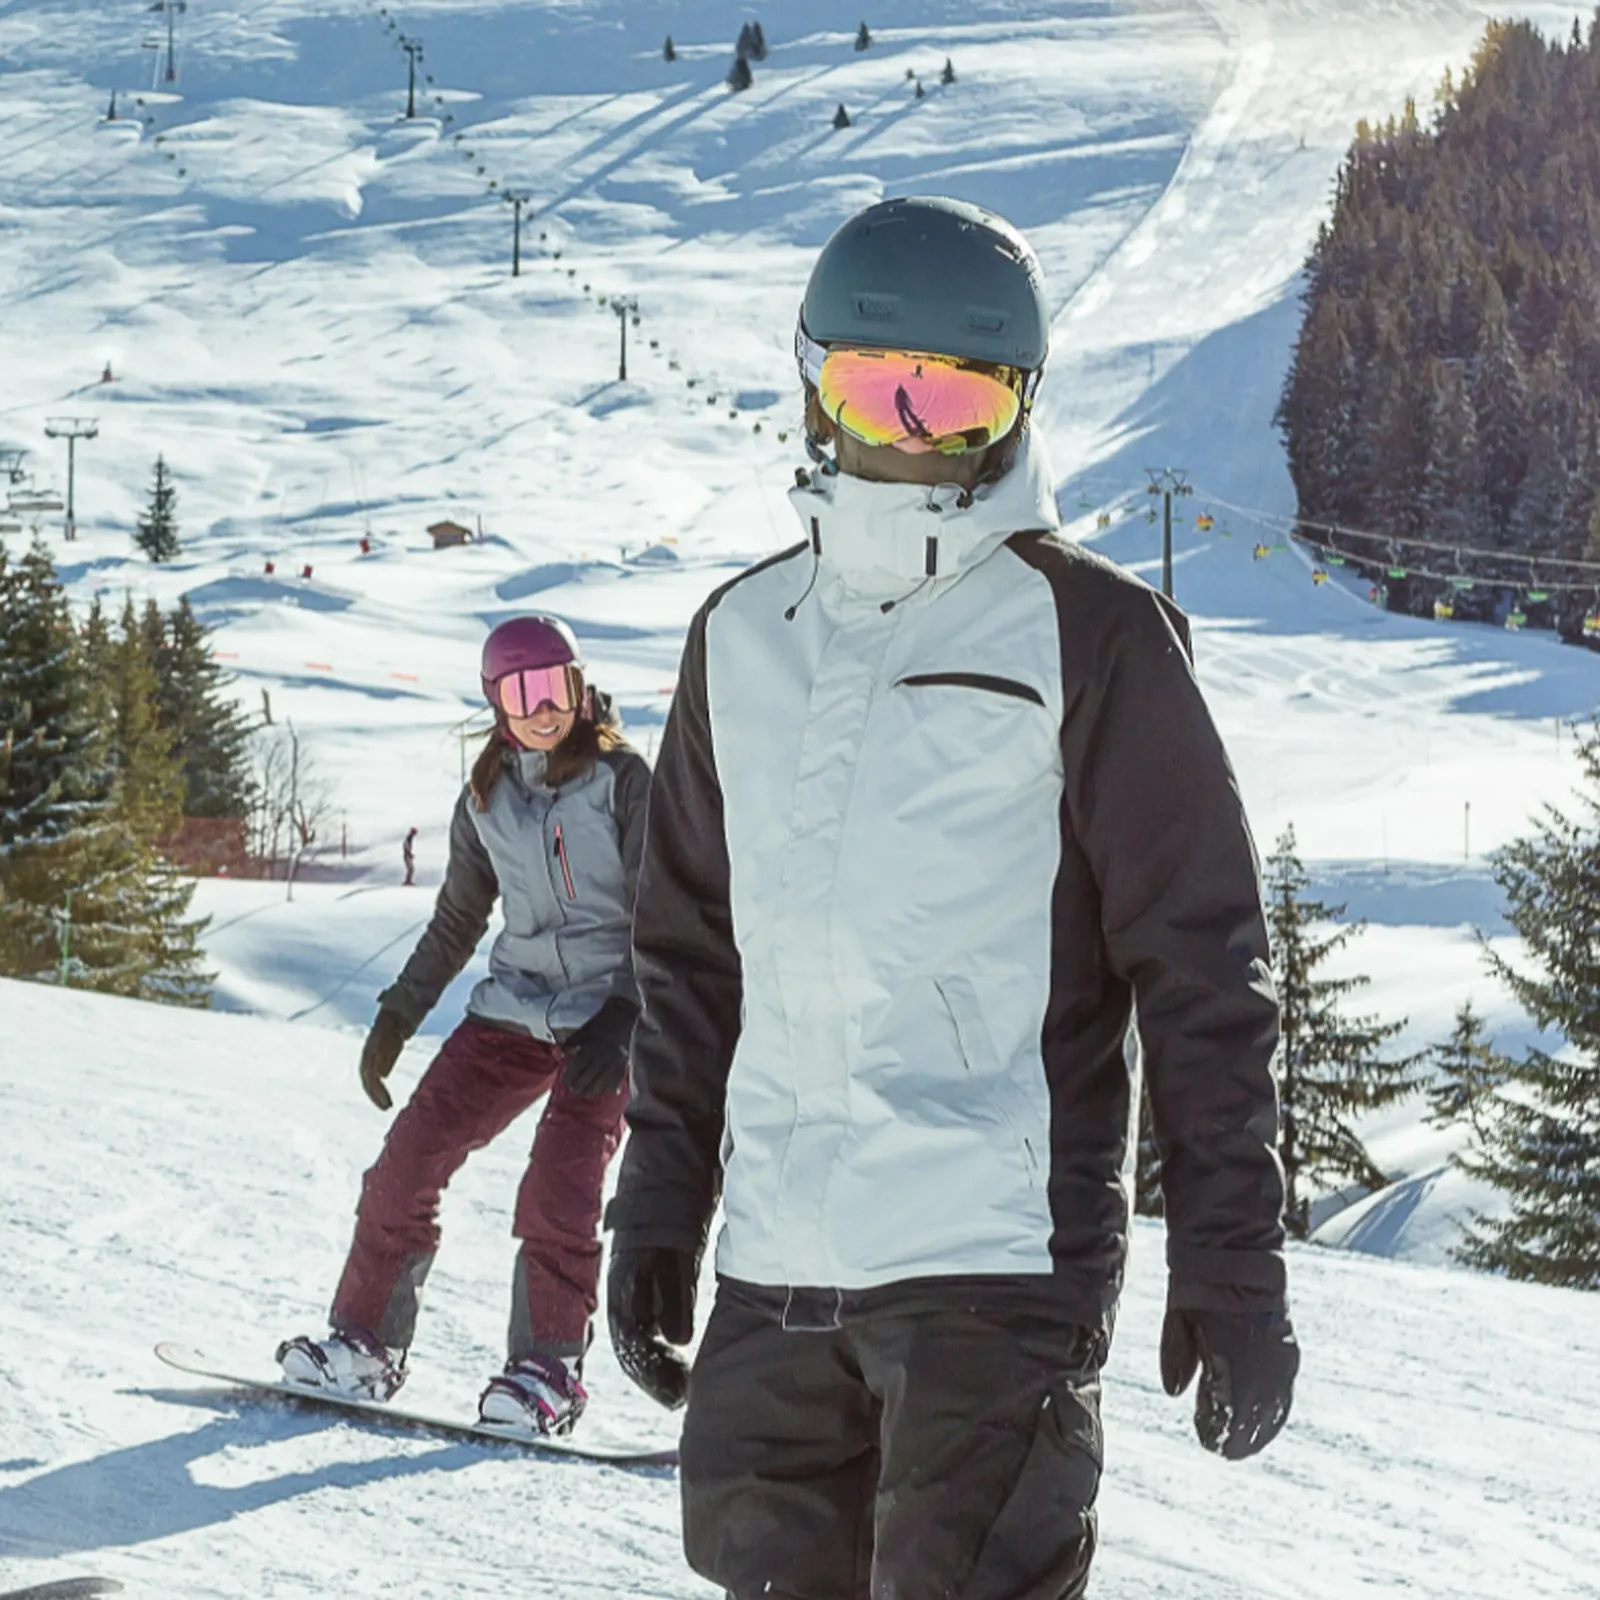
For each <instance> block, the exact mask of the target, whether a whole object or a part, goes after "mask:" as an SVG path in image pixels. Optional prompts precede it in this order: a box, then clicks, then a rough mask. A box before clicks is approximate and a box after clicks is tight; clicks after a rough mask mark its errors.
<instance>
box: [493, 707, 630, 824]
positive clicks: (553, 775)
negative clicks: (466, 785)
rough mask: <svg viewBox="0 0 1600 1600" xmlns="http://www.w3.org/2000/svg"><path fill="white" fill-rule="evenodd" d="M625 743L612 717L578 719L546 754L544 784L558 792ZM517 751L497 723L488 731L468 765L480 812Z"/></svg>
mask: <svg viewBox="0 0 1600 1600" xmlns="http://www.w3.org/2000/svg"><path fill="white" fill-rule="evenodd" d="M600 717H603V720H600V719H599V718H600ZM625 743H627V741H626V740H625V739H624V738H623V736H622V728H621V725H620V724H619V723H618V722H617V720H616V717H615V715H614V714H605V713H600V714H598V716H597V717H579V718H578V719H577V721H576V722H574V723H573V724H572V729H571V731H570V732H569V733H568V734H567V736H566V738H565V739H563V740H562V741H561V743H560V744H558V745H557V746H556V747H555V749H554V750H552V751H551V752H550V754H549V758H548V759H547V760H546V762H545V769H544V781H545V782H546V783H547V784H548V785H549V786H550V787H551V788H552V789H559V788H560V787H561V785H562V784H564V783H571V782H572V781H573V779H575V778H581V777H582V776H583V775H584V773H586V772H587V771H588V770H589V769H590V767H592V766H593V765H594V764H595V761H596V760H597V759H598V758H599V756H600V754H601V752H602V751H606V750H620V749H621V748H622V746H623V745H624V744H625ZM519 748H520V747H519V746H518V744H517V742H516V740H515V739H513V738H512V737H511V735H510V734H509V733H507V732H506V730H505V728H504V727H502V726H501V724H500V723H499V722H498V721H497V722H496V723H495V725H494V727H493V728H492V729H491V730H490V733H489V741H488V743H487V744H485V745H484V747H483V749H481V750H480V751H479V752H478V759H477V760H476V761H474V762H473V763H472V779H471V787H472V798H473V801H474V802H475V803H476V805H477V807H478V809H479V810H480V811H487V810H488V809H489V800H490V797H491V796H492V795H493V794H494V786H495V785H496V784H497V783H498V782H499V781H500V774H501V773H502V772H504V771H505V761H506V757H507V756H508V755H511V754H514V753H515V752H516V751H517V750H518V749H519Z"/></svg>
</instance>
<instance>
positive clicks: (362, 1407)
mask: <svg viewBox="0 0 1600 1600" xmlns="http://www.w3.org/2000/svg"><path fill="white" fill-rule="evenodd" d="M156 1354H157V1355H158V1356H159V1357H160V1358H161V1359H162V1360H163V1361H164V1362H166V1364H167V1365H168V1366H169V1367H176V1368H177V1369H178V1371H179V1372H187V1373H189V1374H190V1376H191V1377H196V1378H211V1379H213V1380H214V1381H216V1382H217V1383H226V1384H231V1385H233V1387H235V1388H238V1389H243V1390H245V1391H247V1392H248V1393H251V1394H255V1395H263V1396H266V1395H270V1396H272V1397H273V1398H275V1399H281V1400H287V1401H289V1402H290V1403H291V1404H294V1405H298V1406H305V1407H307V1408H308V1409H310V1410H314V1411H330V1412H344V1413H346V1414H347V1415H355V1416H359V1417H361V1418H362V1419H363V1420H364V1421H367V1422H371V1423H374V1424H376V1425H378V1426H379V1427H386V1428H404V1429H411V1430H414V1431H416V1432H418V1433H438V1434H443V1435H445V1436H447V1437H449V1438H453V1439H471V1440H475V1441H476V1442H478V1443H489V1444H509V1445H515V1446H516V1447H517V1448H519V1449H522V1450H528V1451H532V1452H533V1453H534V1454H536V1455H543V1456H566V1457H567V1458H569V1459H570V1460H573V1461H594V1462H599V1463H601V1464H602V1465H605V1466H611V1467H625V1468H642V1467H656V1468H661V1467H675V1466H677V1464H678V1452H677V1451H676V1450H671V1449H668V1450H662V1449H648V1450H629V1449H627V1448H626V1447H615V1448H614V1447H611V1446H607V1445H584V1444H575V1443H573V1442H572V1441H571V1440H569V1439H565V1438H547V1437H545V1436H544V1435H541V1434H536V1433H523V1432H521V1431H519V1430H518V1429H516V1428H505V1427H497V1426H495V1425H494V1424H492V1423H488V1422H476V1421H474V1422H464V1421H462V1420H461V1419H460V1418H459V1417H433V1416H428V1415H426V1414H425V1413H423V1412H420V1411H408V1410H407V1409H406V1408H405V1407H404V1406H397V1405H395V1404H394V1402H393V1401H388V1400H351V1399H348V1398H346V1397H345V1396H344V1395H338V1394H331V1393H329V1392H328V1391H327V1390H325V1389H307V1388H303V1387H302V1386H301V1385H300V1384H297V1383H285V1382H283V1381H282V1380H280V1379H274V1378H257V1377H250V1376H247V1375H246V1374H244V1373H239V1372H229V1371H227V1370H226V1368H224V1367H223V1366H222V1365H221V1364H220V1363H218V1362H214V1361H212V1360H211V1359H210V1358H209V1357H207V1356H205V1355H203V1354H201V1352H200V1351H198V1350H191V1349H189V1348H188V1347H187V1346H185V1345H181V1344H171V1343H162V1344H158V1345H157V1346H156ZM91 1581H92V1580H91ZM32 1592H33V1591H32V1590H29V1591H28V1593H29V1594H30V1595H31V1594H32ZM72 1592H73V1593H74V1594H76V1593H78V1592H79V1591H77V1590H73V1591H72ZM82 1592H83V1593H85V1594H92V1593H98V1592H99V1591H98V1590H87V1589H86V1590H83V1591H82ZM51 1593H54V1591H53V1590H52V1591H51ZM0 1600H8V1597H7V1596H5V1595H3V1594H0Z"/></svg>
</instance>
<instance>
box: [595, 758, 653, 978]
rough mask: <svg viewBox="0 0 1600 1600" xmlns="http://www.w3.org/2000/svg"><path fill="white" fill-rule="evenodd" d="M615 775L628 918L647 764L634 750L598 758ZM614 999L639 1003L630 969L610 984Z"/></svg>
mask: <svg viewBox="0 0 1600 1600" xmlns="http://www.w3.org/2000/svg"><path fill="white" fill-rule="evenodd" d="M601 760H602V761H605V762H607V763H608V764H609V765H610V767H611V769H612V772H613V774H614V787H613V790H612V814H613V817H614V819H615V821H616V825H617V848H618V850H619V852H620V853H621V856H622V882H623V892H624V894H625V895H626V896H627V902H628V908H629V912H630V914H631V912H632V910H633V907H635V906H636V905H637V904H638V901H639V869H640V867H641V866H642V865H643V862H644V841H645V833H646V828H647V822H648V815H649V809H650V782H651V779H650V764H649V762H647V761H646V760H645V759H644V757H643V756H641V755H640V754H639V752H638V751H637V750H633V749H630V748H626V747H624V748H623V749H621V750H614V751H611V752H609V753H607V754H606V755H604V756H602V757H601ZM611 993H612V997H613V998H614V999H618V1000H626V1001H627V1002H628V1004H629V1005H632V1006H637V1005H638V1003H639V993H638V988H637V986H636V984H635V981H634V973H633V969H632V967H631V966H628V967H624V968H623V969H622V970H621V971H619V972H618V973H617V976H616V978H615V979H614V980H613V982H612V986H611Z"/></svg>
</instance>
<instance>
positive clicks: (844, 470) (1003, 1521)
mask: <svg viewBox="0 0 1600 1600" xmlns="http://www.w3.org/2000/svg"><path fill="white" fill-rule="evenodd" d="M1048 326H1049V313H1048V309H1047V305H1046V302H1045V299H1044V295H1043V290H1042V285H1041V283H1040V277H1039V270H1038V263H1037V260H1036V259H1035V257H1034V255H1033V252H1032V251H1031V249H1030V248H1029V247H1028V245H1027V243H1026V241H1025V240H1024V239H1023V238H1022V237H1021V235H1020V234H1018V233H1017V232H1016V231H1015V230H1014V229H1013V228H1011V227H1010V226H1009V224H1007V223H1005V222H1003V221H1002V220H1001V219H999V218H997V217H994V216H992V215H991V214H989V213H986V212H984V211H981V210H979V209H978V208H977V207H973V206H968V205H963V204H960V203H957V202H954V201H946V200H903V201H889V202H885V203H884V204H882V205H880V206H876V207H873V208H871V209H870V210H868V211H867V212H865V213H863V214H862V215H861V216H859V217H857V218H855V219H854V220H853V221H851V222H849V223H847V224H846V225H845V227H844V228H842V229H841V230H840V231H839V232H838V233H837V234H836V235H835V236H834V238H833V239H832V240H831V241H830V243H829V244H828V246H827V247H826V249H825V250H824V251H823V253H822V256H821V258H820V259H819V261H818V264H817V267H816V270H815V272H814V273H813V275H812V279H811V283H810V285H809V287H808V289H807V292H806V298H805V302H804V306H803V309H802V315H801V323H800V330H799V335H798V341H797V344H798V349H797V354H798V356H799V360H800V364H801V370H802V374H803V377H804V381H805V385H806V395H807V427H808V435H809V437H810V439H811V443H812V447H813V454H814V456H816V457H817V459H818V462H819V465H818V469H817V470H816V471H814V472H812V473H811V474H809V475H802V477H803V481H802V482H801V483H800V485H799V486H798V487H797V488H796V489H795V490H794V492H793V495H792V499H793V502H794V505H795V509H796V511H797V512H798V514H799V518H800V525H801V528H802V530H803V531H804V534H805V538H804V540H803V542H802V543H800V544H798V545H796V546H795V547H794V548H793V549H792V550H788V551H785V552H783V553H782V554H780V555H778V556H775V557H773V558H772V559H771V560H769V561H766V562H763V563H761V564H760V565H757V566H755V567H753V568H751V569H750V570H749V571H747V572H745V573H743V574H742V575H741V576H740V577H738V578H737V579H735V580H734V581H733V582H732V583H729V584H727V585H725V586H724V587H723V588H721V589H720V590H718V591H717V592H716V593H715V594H714V595H712V596H711V598H710V599H709V600H708V601H707V602H706V604H705V605H704V606H703V607H702V609H701V610H700V612H699V614H698V615H697V616H696V617H695V619H694V621H693V623H692V625H691V627H690V630H689V635H688V641H687V645H686V648H685V651H684V658H683V664H682V671H681V676H680V679H679V686H678V694H677V698H676V701H675V703H674V706H673V710H672V714H671V718H670V720H669V722H668V726H667V730H666V734H665V737H664V739H663V743H662V747H661V752H660V757H659V761H658V764H657V768H656V776H655V782H654V787H653V791H652V799H651V806H650V822H649V827H648V830H647V843H646V852H645V859H644V862H643V865H642V869H641V879H640V890H639V896H638V901H637V905H636V912H635V927H634V943H635V968H636V972H637V975H638V978H639V983H640V989H641V993H642V999H643V1006H644V1013H643V1018H642V1021H641V1023H640V1026H639V1028H638V1030H637V1033H636V1035H635V1039H634V1046H633V1057H632V1072H633V1099H632V1101H631V1105H630V1110H629V1115H628V1120H629V1124H630V1128H631V1138H630V1141H629V1144H628V1147H627V1150H626V1152H625V1155H624V1160H623V1169H622V1176H621V1179H620V1182H619V1186H618V1191H617V1195H616V1198H615V1200H614V1201H613V1202H612V1205H611V1207H610V1210H609V1212H608V1222H609V1226H610V1227H611V1228H612V1230H613V1231H614V1233H615V1239H614V1244H613V1258H612V1267H611V1273H610V1279H609V1289H608V1298H609V1306H610V1321H611V1330H612V1337H613V1341H614V1343H615V1346H616V1349H617V1353H618V1356H619V1359H620V1360H621V1363H622V1365H623V1367H624V1369H625V1370H627V1371H628V1372H629V1374H630V1375H631V1376H632V1377H634V1379H635V1380H636V1381H637V1382H639V1383H640V1384H641V1386H642V1387H644V1388H645V1389H646V1390H647V1391H648V1392H650V1393H651V1394H653V1395H654V1396H655V1397H656V1398H657V1399H659V1400H661V1401H663V1402H664V1403H666V1404H675V1403H677V1402H679V1401H681V1400H682V1399H683V1398H684V1393H685V1388H686V1387H687V1398H688V1415H687V1419H686V1422H685V1428H684V1436H683V1445H682V1493H683V1509H684V1539H685V1546H686V1549H687V1552H688V1556H689V1560H690V1562H691V1564H692V1565H693V1566H694V1567H695V1568H696V1569H697V1570H698V1571H700V1572H701V1573H703V1574H705V1575H706V1576H707V1577H708V1578H710V1579H712V1580H713V1581H715V1582H717V1583H720V1584H721V1585H722V1586H723V1587H724V1588H725V1589H726V1590H727V1591H728V1593H729V1594H730V1595H732V1596H733V1597H735V1600H755V1597H757V1596H764V1597H772V1600H783V1597H795V1600H867V1597H869V1596H870V1597H872V1600H891V1597H892V1600H933V1597H936V1596H938V1597H944V1596H950V1597H955V1596H960V1597H961V1600H1075V1597H1077V1596H1081V1595H1082V1594H1083V1593H1084V1590H1085V1586H1086V1585H1087V1582H1088V1572H1089V1566H1090V1561H1091V1558H1092V1556H1093V1551H1094V1542H1095V1520H1094V1501H1095V1496H1096V1492H1097V1488H1098V1484H1099V1477H1100V1470H1101V1463H1102V1445H1101V1432H1100V1419H1099V1383H1098V1379H1099V1372H1100V1368H1101V1366H1102V1365H1103V1363H1104V1361H1105V1357H1106V1353H1107V1348H1108V1345H1109V1341H1110V1335H1111V1325H1112V1319H1113V1314H1114V1311H1115V1307H1116V1303H1117V1297H1118V1294H1119V1291H1120V1289H1121V1286H1122V1280H1123V1271H1124V1261H1125V1257H1126V1252H1127V1238H1128V1211H1129V1206H1128V1195H1127V1188H1126V1185H1125V1182H1124V1176H1125V1167H1126V1163H1127V1156H1128V1152H1129V1142H1130V1121H1131V1118H1132V1115H1133V1111H1134V1089H1135V1084H1136V1081H1137V1073H1138V1066H1139V1057H1140V1046H1141V1045H1142V1057H1143V1071H1144V1075H1145V1080H1146V1082H1147V1083H1148V1085H1149V1091H1150V1095H1151V1102H1152V1108H1153V1111H1154V1117H1155V1126H1156V1131H1157V1137H1158V1141H1159V1144H1160V1149H1161V1155H1162V1177H1163V1183H1164V1187H1165V1196H1166V1211H1167V1227H1168V1269H1169V1282H1170V1290H1169V1297H1168V1311H1167V1317H1166V1323H1165V1327H1164V1332H1163V1341H1162V1370H1163V1377H1164V1379H1165V1381H1166V1384H1167V1387H1168V1389H1169V1390H1170V1391H1171V1392H1172V1393H1179V1392H1181V1391H1182V1389H1183V1388H1185V1387H1187V1385H1188V1383H1189V1381H1190V1379H1191V1378H1192V1377H1193V1375H1194V1372H1195V1370H1196V1367H1197V1366H1199V1367H1200V1368H1201V1369H1202V1376H1201V1384H1200V1389H1199V1398H1198V1402H1197V1409H1196V1426H1197V1429H1198V1431H1199V1434H1200V1437H1201V1439H1202V1441H1203V1442H1204V1443H1205V1444H1206V1445H1207V1446H1209V1447H1210V1448H1212V1449H1215V1450H1218V1451H1220V1452H1221V1453H1222V1454H1224V1455H1226V1456H1229V1457H1240V1456H1244V1455H1248V1454H1251V1453H1253V1452H1254V1451H1255V1450H1257V1449H1260V1448H1261V1447H1262V1446H1263V1445H1265V1444H1266V1443H1267V1442H1268V1441H1269V1440H1270V1439H1271V1438H1272V1437H1273V1436H1274V1435H1275V1434H1276V1433H1277V1431H1278V1429H1279V1428H1280V1427H1281V1426H1282V1424H1283V1422H1284V1420H1285V1418H1286V1417H1287V1414H1288V1409H1289V1403H1290V1396H1291V1390H1292V1384H1293V1378H1294V1374H1295V1369H1296V1366H1297V1364H1298V1351H1297V1348H1296V1346H1295V1342H1294V1337H1293V1333H1292V1330H1291V1328H1290V1325H1289V1321H1288V1317H1287V1305H1286V1286H1285V1273H1284V1260H1283V1253H1282V1246H1283V1225H1282V1208H1283V1183H1282V1173H1281V1170H1280V1167H1279V1164H1278V1159H1277V1155H1276V1143H1277V1099H1276V1090H1275V1086H1274V1081H1273V1075H1272V1058H1273V1054H1274V1051H1275V1048H1276V1045H1277V1040H1278V1007H1277V1000H1276V996H1275V994H1274V992H1273V986H1272V982H1271V978H1270V976H1269V964H1268V951H1267V936H1266V930H1265V925H1264V919H1263V915H1262V908H1261V899H1260V889H1259V880H1258V872H1257V863H1256V858H1255V853H1254V849H1253V846H1252V843H1251V839H1250V835H1249V832H1248V829H1247V826H1246V823H1245V819H1244V815H1243V811H1242V807H1241V803H1240V798H1239V793H1238V789H1237V786H1236V784H1235V781H1234V778H1233V774H1232V772H1231V770H1230V767H1229V764H1228V760H1227V757H1226V755H1225V753H1224V751H1223V748H1222V745H1221V743H1220V741H1219V739H1218V736H1217V733H1216V731H1215V729H1214V727H1213V725H1212V722H1211V719H1210V716H1209V715H1208V713H1207V710H1206V707H1205V704H1204V701H1203V700H1202V698H1201V695H1200V691H1199V689H1198V687H1197V685H1196V682H1195V677H1194V673H1193V669H1192V666H1191V663H1190V655H1189V637H1188V628H1187V625H1186V623H1185V620H1184V618H1183V616H1182V614H1181V613H1180V612H1179V611H1178V610H1177V609H1176V608H1175V607H1174V606H1172V605H1171V604H1170V603H1169V602H1167V601H1165V600H1164V599H1162V597H1161V596H1159V595H1157V594H1156V593H1154V592H1153V591H1152V590H1151V589H1149V588H1148V587H1147V586H1146V585H1145V584H1143V583H1141V582H1139V581H1138V580H1137V579H1134V578H1131V577H1129V576H1127V575H1126V574H1124V573H1122V572H1121V571H1119V570H1118V569H1117V568H1115V567H1114V566H1112V565H1111V564H1110V563H1108V562H1106V561H1104V560H1101V559H1100V558H1098V557H1097V556H1095V555H1093V554H1091V553H1089V552H1086V551H1084V550H1081V549H1079V548H1077V547H1075V546H1073V545H1071V544H1069V543H1067V542H1065V541H1064V540H1063V539H1062V538H1060V537H1059V535H1058V533H1057V532H1056V529H1057V527H1058V516H1057V512H1056V507H1055V500H1054V491H1053V486H1052V484H1051V481H1050V475H1049V471H1048V468H1047V466H1046V463H1045V460H1044V456H1043V451H1042V448H1041V446H1040V442H1039V440H1038V439H1037V437H1036V436H1035V435H1034V434H1033V433H1032V432H1031V431H1030V429H1029V427H1028V415H1029V406H1030V404H1031V401H1032V399H1033V395H1034V393H1035V390H1036V387H1037V382H1038V377H1039V374H1040V371H1041V369H1042V366H1043V362H1044V356H1045V347H1046V343H1047V336H1048ZM830 450H831V451H832V452H833V455H832V456H831V457H830V456H829V454H828V452H829V451H830ZM1135 1019H1136V1021H1135ZM719 1199H720V1201H721V1203H722V1208H723V1227H722V1232H721V1236H720V1240H719V1242H718V1247H717V1272H718V1292H717V1299H716V1305H715V1308H714V1310H713V1311H712V1314H711V1317H710V1321H709V1325H708V1326H707V1328H706V1330H705V1334H704V1338H703V1340H702V1342H701V1345H700V1348H699V1351H698V1354H697V1356H696V1359H695V1363H694V1367H693V1371H692V1374H691V1375H689V1376H688V1379H687V1384H686V1382H685V1369H684V1365H683V1360H682V1357H681V1356H680V1355H679V1354H678V1352H677V1351H676V1350H675V1349H674V1348H673V1346H677V1345H683V1344H686V1343H687V1342H688V1341H689V1339H690V1338H691V1335H692V1331H693V1307H694V1296H695V1284H696V1281H697V1272H698V1266H699V1261H700V1256H701V1252H702V1249H703V1246H704V1243H705V1240H706V1237H707V1232H708V1229H709V1225H710V1221H711V1217H712V1213H713V1211H714V1210H715V1208H716V1206H717V1204H718V1201H719Z"/></svg>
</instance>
